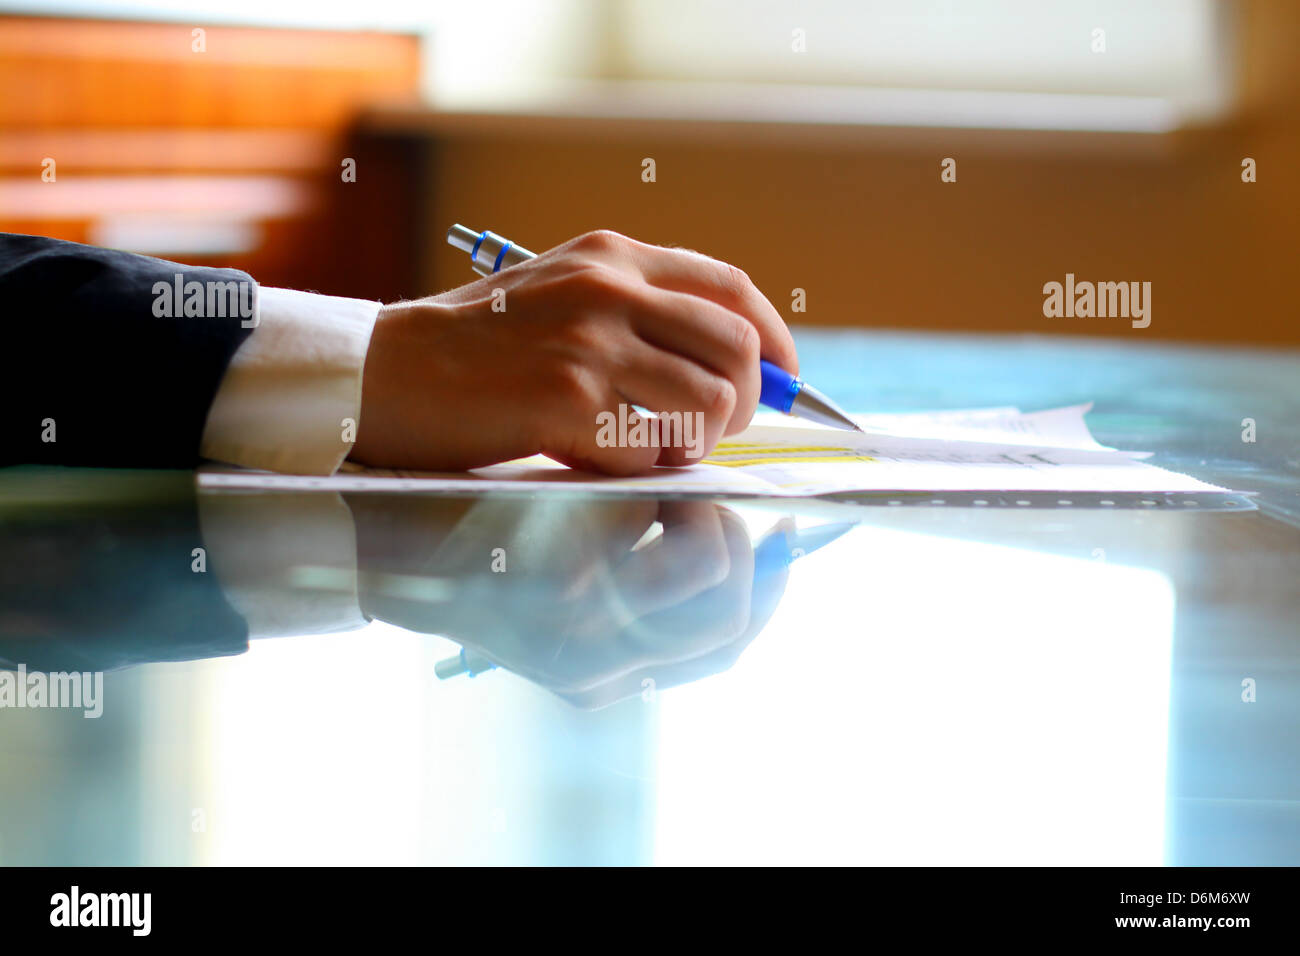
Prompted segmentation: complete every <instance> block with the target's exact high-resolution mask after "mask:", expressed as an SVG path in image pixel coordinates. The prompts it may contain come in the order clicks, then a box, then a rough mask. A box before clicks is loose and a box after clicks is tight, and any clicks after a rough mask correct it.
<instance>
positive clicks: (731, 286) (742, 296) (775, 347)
mask: <svg viewBox="0 0 1300 956" xmlns="http://www.w3.org/2000/svg"><path fill="white" fill-rule="evenodd" d="M627 241H628V243H629V244H630V253H629V254H630V256H631V259H632V261H633V262H634V263H635V264H636V265H637V267H638V268H639V269H640V270H641V274H642V275H643V276H644V277H645V280H646V281H647V282H648V283H650V284H651V285H653V286H658V287H659V288H661V289H667V290H670V291H674V292H684V293H687V294H690V295H693V296H697V297H699V298H702V299H706V300H708V301H710V302H714V303H716V304H717V305H720V306H722V307H724V308H726V309H728V310H730V311H731V312H733V313H735V314H737V315H739V316H741V317H742V318H744V319H745V320H746V321H747V322H749V323H750V324H751V325H752V326H753V327H754V330H755V331H756V332H757V333H758V338H759V346H760V349H759V350H760V357H762V358H765V359H767V360H768V361H769V362H775V363H776V364H777V365H779V366H781V368H783V369H785V370H786V371H787V372H790V373H792V374H796V375H797V374H798V373H799V356H798V354H797V352H796V351H795V347H794V339H793V338H792V337H791V335H790V330H789V328H787V327H786V324H785V321H784V320H783V319H782V318H781V314H780V313H779V312H777V311H776V307H775V306H773V305H772V303H771V302H769V301H768V299H767V297H766V296H764V295H763V293H761V292H759V291H758V288H757V287H756V286H755V285H754V283H753V282H751V281H750V279H749V276H747V275H746V274H745V273H744V272H743V271H742V270H740V269H738V268H736V267H735V266H733V265H730V264H729V263H726V262H721V261H719V260H717V259H710V258H709V257H708V256H705V255H702V254H700V253H698V252H690V251H688V250H685V249H667V248H664V247H663V246H651V245H647V244H645V243H641V242H635V241H633V240H630V239H629V240H627Z"/></svg>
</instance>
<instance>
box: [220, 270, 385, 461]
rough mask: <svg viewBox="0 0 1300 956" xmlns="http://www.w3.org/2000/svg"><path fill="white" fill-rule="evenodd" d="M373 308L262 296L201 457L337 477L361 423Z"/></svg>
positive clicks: (303, 295) (265, 291) (283, 294)
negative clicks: (362, 393) (364, 373)
mask: <svg viewBox="0 0 1300 956" xmlns="http://www.w3.org/2000/svg"><path fill="white" fill-rule="evenodd" d="M379 307H380V304H379V303H378V302H369V301H366V300H364V299H344V298H339V297H337V296H332V295H317V294H316V293H313V292H296V291H294V290H292V289H269V288H261V289H259V290H258V316H257V321H256V323H255V325H256V328H255V329H254V331H253V334H252V335H250V336H249V337H248V338H247V339H246V340H245V341H244V343H243V344H242V345H241V346H240V347H239V349H238V350H237V351H236V352H235V354H234V357H233V358H232V359H231V361H230V365H229V367H228V368H227V369H226V374H225V377H224V378H223V379H222V380H221V386H220V387H219V388H218V389H217V395H216V398H215V399H214V400H213V402H212V407H211V408H210V409H209V410H208V420H207V424H206V426H205V427H204V429H203V441H202V444H201V445H200V446H199V452H200V454H201V455H203V457H205V458H212V459H215V460H217V461H223V462H227V463H229V464H232V465H242V466H244V467H246V468H262V469H266V470H268V471H282V472H289V473H292V474H301V475H332V474H333V473H334V472H335V471H337V470H338V467H339V465H340V464H342V462H343V459H344V458H346V457H347V455H348V452H350V451H351V450H352V442H353V441H355V440H356V432H357V426H358V424H359V423H360V421H361V376H362V372H363V370H364V368H365V361H366V350H367V348H369V345H370V333H371V332H372V331H373V330H374V327H375V319H376V318H378V316H379Z"/></svg>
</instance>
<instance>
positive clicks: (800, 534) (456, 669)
mask: <svg viewBox="0 0 1300 956" xmlns="http://www.w3.org/2000/svg"><path fill="white" fill-rule="evenodd" d="M856 524H857V522H856V521H837V522H835V523H834V524H823V525H818V526H817V527H815V528H810V529H808V530H807V531H795V532H788V531H784V530H780V529H778V530H773V531H772V532H771V533H769V534H768V535H766V536H765V537H764V538H763V540H762V541H760V542H759V543H758V546H757V547H755V548H754V585H755V587H756V588H757V586H758V585H760V584H762V583H764V582H765V581H766V580H767V579H768V578H770V577H772V575H774V574H776V573H777V572H779V571H784V570H785V569H786V568H788V567H789V566H790V565H792V564H794V562H795V561H796V560H798V559H799V558H801V557H803V556H804V555H805V554H812V553H813V552H814V551H816V550H817V549H818V548H822V547H825V546H826V545H828V544H830V543H831V542H832V541H834V540H835V539H836V538H838V537H839V536H840V535H842V534H844V533H845V532H846V531H848V530H849V529H850V528H852V527H854V526H855V525H856ZM757 593H760V594H761V593H763V592H762V591H761V589H759V590H758V592H757ZM496 666H497V665H496V664H494V663H492V661H490V660H489V659H488V658H486V657H484V656H483V655H482V654H479V653H477V652H476V651H467V650H465V649H464V648H463V647H462V648H461V650H460V653H459V654H457V655H456V656H455V657H448V658H445V659H444V660H440V661H438V663H437V664H435V665H433V672H434V674H436V675H437V676H438V679H439V680H447V679H449V678H452V677H458V676H460V675H461V674H468V675H469V676H470V677H477V676H478V675H479V674H482V673H484V672H485V671H490V670H495V669H496Z"/></svg>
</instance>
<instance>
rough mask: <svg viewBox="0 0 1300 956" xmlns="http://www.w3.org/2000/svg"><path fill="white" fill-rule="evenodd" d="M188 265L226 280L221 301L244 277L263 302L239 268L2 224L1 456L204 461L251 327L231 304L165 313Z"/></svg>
mask: <svg viewBox="0 0 1300 956" xmlns="http://www.w3.org/2000/svg"><path fill="white" fill-rule="evenodd" d="M178 274H179V275H180V276H181V282H182V288H184V284H185V283H190V282H199V283H202V284H203V287H204V288H209V286H208V283H217V284H219V285H217V286H215V288H216V289H217V290H218V293H217V298H216V299H215V300H211V301H216V302H224V301H225V299H223V298H222V292H221V291H220V290H223V289H224V290H228V289H230V288H232V287H231V286H229V285H227V284H228V283H231V282H234V283H236V284H240V283H244V284H246V285H243V286H242V287H240V288H242V290H244V292H245V293H246V299H247V301H250V302H253V303H255V298H254V297H255V296H256V289H257V286H256V284H255V283H254V282H253V280H252V279H251V278H249V276H248V275H247V274H246V273H243V272H239V271H237V270H234V269H211V268H198V267H194V266H185V265H179V264H177V263H174V262H167V261H164V260H162V259H153V258H149V257H148V256H138V255H133V254H131V253H126V252H116V251H113V250H109V249H98V248H95V247H94V246H83V245H79V244H78V243H74V242H61V241H59V240H56V239H46V238H43V237H39V236H17V235H3V234H0V316H2V318H0V322H3V330H2V333H0V334H3V338H4V343H5V347H4V352H3V354H4V356H5V361H4V362H3V371H0V402H2V403H3V404H0V422H3V425H0V437H2V439H3V440H2V441H0V465H12V464H20V463H30V464H63V465H100V466H116V467H141V468H185V467H191V466H193V465H194V464H195V463H196V462H197V461H198V458H199V441H200V439H201V437H202V434H203V425H204V422H205V421H206V419H207V413H208V408H209V406H210V405H211V404H212V400H213V398H214V396H215V395H216V393H217V388H218V386H219V385H220V384H221V378H222V376H223V374H224V373H225V370H226V366H227V365H228V364H229V362H230V359H231V356H233V355H234V354H235V350H236V349H238V348H239V346H240V344H241V343H242V342H243V341H244V340H245V339H246V338H247V337H248V336H249V334H251V332H252V331H253V330H252V329H251V328H245V327H244V323H245V322H246V321H249V320H247V319H245V318H244V317H243V316H241V315H240V314H238V311H237V310H236V314H233V315H226V314H225V313H226V312H227V311H228V310H227V309H226V308H224V307H222V308H214V309H211V310H210V311H212V312H214V313H216V314H213V315H206V314H205V315H202V316H196V315H190V316H185V315H184V314H177V312H181V313H183V301H182V302H169V303H167V304H170V305H171V306H172V309H171V311H172V314H171V315H165V314H164V315H159V314H157V313H158V312H160V311H164V312H165V311H167V309H166V308H165V305H164V306H160V305H159V304H158V302H159V299H160V296H159V293H157V292H155V286H156V284H157V283H165V284H167V285H168V286H169V287H172V288H173V289H174V288H175V283H176V276H177V275H178ZM191 288H193V287H191ZM167 298H168V299H170V298H171V297H170V296H167ZM205 301H209V300H207V299H205ZM253 308H254V309H255V308H256V306H255V304H254V306H253ZM51 422H52V428H51V424H50V423H51ZM51 435H52V437H53V438H54V440H53V441H49V440H47V439H48V438H50V437H51Z"/></svg>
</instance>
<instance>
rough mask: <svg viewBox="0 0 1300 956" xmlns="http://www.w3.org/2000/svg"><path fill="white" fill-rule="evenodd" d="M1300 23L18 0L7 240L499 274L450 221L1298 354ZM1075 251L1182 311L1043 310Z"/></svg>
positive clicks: (921, 303) (8, 138) (1288, 12)
mask: <svg viewBox="0 0 1300 956" xmlns="http://www.w3.org/2000/svg"><path fill="white" fill-rule="evenodd" d="M1298 43H1300V4H1296V3H1294V2H1291V0H1238V2H1230V0H1149V2H1144V3H1141V4H1133V3H1128V2H1123V0H1096V2H1089V3H1067V2H1060V3H1057V2H1040V0H965V2H960V3H957V2H938V0H933V2H920V0H919V2H911V3H907V2H889V0H817V2H800V3H794V2H775V0H756V2H746V3H741V2H735V0H732V2H726V0H653V2H652V0H498V2H496V3H494V4H492V5H491V6H490V9H489V10H485V9H484V8H482V7H476V6H474V5H466V4H455V3H449V2H448V3H443V2H434V3H415V2H402V0H369V2H367V3H364V4H339V5H331V4H318V3H308V2H299V0H291V2H280V3H275V4H267V3H263V2H256V0H224V2H221V3H216V2H205V0H199V2H189V3H185V2H179V0H119V2H111V3H108V2H89V0H46V2H42V3H39V4H35V3H33V2H27V3H23V2H11V0H4V2H0V83H3V88H4V90H5V91H6V95H5V97H4V98H3V100H2V101H0V229H3V230H6V231H18V232H29V233H37V234H43V235H50V236H56V237H60V238H67V239H73V240H77V241H81V242H91V243H96V244H101V245H108V246H114V247H119V248H127V249H132V250H135V251H140V252H146V253H151V254H155V255H160V256H164V257H168V258H174V259H178V260H182V261H189V262H196V263H213V264H222V265H235V266H239V267H241V268H244V269H246V270H248V271H249V272H250V273H252V274H253V275H254V277H255V278H257V279H258V280H259V281H261V282H262V283H264V284H268V285H285V286H293V287H299V288H308V289H314V290H317V291H322V292H329V293H335V294H343V295H355V296H366V297H373V298H380V299H384V300H386V301H391V300H393V299H396V298H399V297H413V296H419V295H426V294H431V293H434V292H438V291H441V290H443V289H446V288H450V287H452V286H455V285H458V284H461V283H462V282H465V281H467V280H469V279H470V278H472V277H473V276H472V274H471V273H470V272H469V270H468V268H467V267H466V266H465V263H464V257H463V254H458V253H456V252H455V251H454V250H451V249H450V248H449V247H447V246H445V244H444V242H443V235H444V233H445V231H446V229H447V227H448V226H449V225H451V224H452V223H453V222H462V223H465V224H466V225H469V226H472V227H474V228H477V229H483V228H490V229H493V230H495V231H497V232H500V233H502V234H504V235H507V236H509V237H511V238H513V239H515V240H516V241H518V242H520V243H521V244H524V245H526V246H528V247H530V248H532V249H534V250H537V251H540V250H542V249H545V248H547V247H548V246H551V245H554V244H556V243H558V242H560V241H562V240H564V239H566V238H568V237H569V236H572V235H574V234H577V233H580V232H583V231H586V230H589V229H594V228H599V227H607V228H612V229H616V230H619V231H621V232H625V233H627V234H629V235H632V236H635V237H637V238H640V239H642V240H645V241H649V242H656V243H664V244H676V245H683V246H688V247H690V248H694V249H698V250H700V251H702V252H706V253H709V254H710V255H713V256H717V257H719V258H723V259H727V260H729V261H731V262H734V263H735V264H737V265H739V266H741V267H742V268H744V269H745V270H746V271H747V272H749V274H750V275H751V277H752V278H753V279H754V281H755V282H756V283H757V284H758V286H759V287H760V288H761V289H762V290H763V291H764V292H765V293H766V294H767V295H768V297H769V298H771V299H772V301H773V302H774V303H775V304H776V306H777V308H778V309H779V310H780V311H781V312H782V314H783V315H785V317H786V318H787V319H788V320H789V321H791V322H797V323H800V324H808V325H822V326H856V327H889V328H910V329H922V330H926V329H934V330H943V329H946V330H963V331H1015V332H1031V333H1069V334H1084V335H1109V336H1129V335H1141V336H1144V337H1147V338H1151V339H1157V338H1158V339H1181V340H1189V341H1220V342H1243V343H1251V344H1269V343H1289V344H1295V343H1297V342H1300V325H1298V324H1297V323H1296V322H1295V318H1296V315H1297V310H1296V307H1295V305H1294V299H1293V296H1292V293H1291V288H1290V286H1291V283H1292V275H1293V273H1294V260H1295V235H1296V229H1297V225H1300V221H1298V220H1300V185H1298V184H1297V182H1296V178H1295V174H1294V157H1295V156H1296V154H1297V147H1300V59H1298V58H1297V57H1296V56H1295V54H1294V51H1295V49H1296V47H1297V44H1298ZM945 159H951V160H954V161H955V162H954V164H950V167H951V169H952V170H953V171H954V172H955V176H956V181H955V182H945V181H943V179H942V178H941V174H942V173H943V169H944V167H943V162H944V160H945ZM1247 159H1250V160H1253V161H1254V169H1255V176H1256V180H1257V181H1255V182H1250V183H1248V182H1243V175H1242V174H1243V162H1244V161H1245V160H1247ZM348 160H353V161H354V164H348V163H347V161H348ZM50 161H53V162H52V163H51V162H50ZM648 161H653V162H652V163H651V162H648ZM348 168H354V169H355V181H348V177H347V175H346V173H347V169H348ZM651 171H653V180H652V181H647V180H648V179H650V172H651ZM1067 272H1070V273H1074V274H1075V275H1076V277H1077V278H1078V279H1079V280H1092V281H1137V282H1151V283H1152V323H1151V325H1150V327H1149V328H1146V329H1143V330H1134V329H1131V328H1130V325H1129V322H1128V321H1127V320H1126V319H1123V318H1046V317H1044V315H1043V292H1042V287H1043V284H1044V283H1046V282H1050V281H1058V282H1061V281H1063V280H1064V277H1065V274H1066V273H1067ZM797 289H801V290H803V293H804V301H805V304H806V311H803V312H796V311H794V306H793V303H794V301H795V298H796V292H795V290H797Z"/></svg>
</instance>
